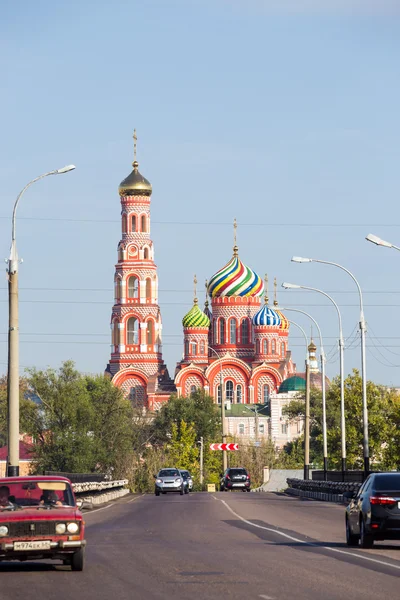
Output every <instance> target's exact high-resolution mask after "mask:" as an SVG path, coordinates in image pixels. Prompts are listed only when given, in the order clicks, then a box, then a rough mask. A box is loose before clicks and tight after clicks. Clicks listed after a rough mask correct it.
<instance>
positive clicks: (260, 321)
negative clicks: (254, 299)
mask: <svg viewBox="0 0 400 600" xmlns="http://www.w3.org/2000/svg"><path fill="white" fill-rule="evenodd" d="M253 324H254V325H264V326H268V327H279V326H280V324H281V318H280V316H279V314H278V312H277V311H275V310H273V309H272V308H270V307H269V306H268V305H267V304H264V306H263V307H262V308H260V310H259V311H258V313H256V314H255V315H254V317H253Z"/></svg>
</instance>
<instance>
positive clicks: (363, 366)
mask: <svg viewBox="0 0 400 600" xmlns="http://www.w3.org/2000/svg"><path fill="white" fill-rule="evenodd" d="M292 262H297V263H306V262H307V263H308V262H317V263H322V264H325V265H331V266H333V267H337V268H338V269H341V270H342V271H345V272H346V273H347V274H348V275H349V276H350V277H351V278H352V280H353V281H354V283H355V284H356V286H357V290H358V295H359V299H360V321H359V327H360V335H361V377H362V404H363V452H364V475H365V476H367V475H368V474H369V435H368V404H367V367H366V352H365V334H366V331H367V327H366V323H365V317H364V303H363V297H362V291H361V287H360V284H359V283H358V281H357V279H356V278H355V277H354V275H353V273H351V271H349V270H348V269H346V268H345V267H343V266H342V265H339V264H338V263H335V262H331V261H328V260H319V259H317V258H303V257H300V256H293V257H292Z"/></svg>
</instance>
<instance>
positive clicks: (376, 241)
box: [365, 233, 400, 250]
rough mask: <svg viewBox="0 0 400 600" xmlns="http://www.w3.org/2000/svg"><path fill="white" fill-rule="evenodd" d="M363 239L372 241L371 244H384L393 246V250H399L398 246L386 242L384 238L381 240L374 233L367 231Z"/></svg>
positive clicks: (386, 246) (387, 246) (389, 246)
mask: <svg viewBox="0 0 400 600" xmlns="http://www.w3.org/2000/svg"><path fill="white" fill-rule="evenodd" d="M365 239H366V240H367V241H368V242H372V243H373V244H376V245H377V246H385V248H394V250H400V247H399V246H395V245H394V244H392V243H391V242H386V241H385V240H381V238H379V237H378V236H377V235H374V234H373V233H369V234H368V235H367V236H366V237H365Z"/></svg>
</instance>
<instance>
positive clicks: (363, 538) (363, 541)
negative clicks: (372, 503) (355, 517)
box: [360, 520, 374, 548]
mask: <svg viewBox="0 0 400 600" xmlns="http://www.w3.org/2000/svg"><path fill="white" fill-rule="evenodd" d="M373 545H374V538H373V537H372V535H371V534H370V533H367V532H366V531H365V523H364V520H362V521H361V523H360V546H361V548H372V546H373Z"/></svg>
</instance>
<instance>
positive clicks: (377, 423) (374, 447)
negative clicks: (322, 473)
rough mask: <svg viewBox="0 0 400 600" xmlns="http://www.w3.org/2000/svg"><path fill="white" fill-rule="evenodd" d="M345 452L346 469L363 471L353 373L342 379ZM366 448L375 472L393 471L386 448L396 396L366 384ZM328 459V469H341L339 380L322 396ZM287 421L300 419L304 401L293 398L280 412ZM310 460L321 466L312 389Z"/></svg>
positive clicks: (318, 415) (358, 391)
mask: <svg viewBox="0 0 400 600" xmlns="http://www.w3.org/2000/svg"><path fill="white" fill-rule="evenodd" d="M344 383H345V396H344V401H345V417H346V451H347V466H348V468H349V469H362V468H363V429H362V379H361V377H360V374H359V372H358V371H357V370H353V373H352V374H351V375H349V376H348V377H347V378H346V379H345V382H344ZM367 403H368V417H369V446H370V459H371V465H373V466H374V468H375V469H382V470H383V469H389V468H393V466H394V465H395V462H396V459H395V456H394V455H393V453H392V454H391V453H390V452H389V451H388V445H389V446H391V445H392V444H393V440H394V439H396V422H395V417H394V415H395V411H396V407H398V406H399V398H398V395H397V394H396V393H395V392H394V391H392V390H388V389H387V388H385V387H384V386H380V385H376V384H375V383H373V382H371V381H368V382H367ZM326 410H327V441H328V460H329V466H330V467H331V468H332V467H334V468H337V469H340V468H341V425H340V378H339V377H336V378H335V379H334V380H333V381H332V384H331V386H330V388H329V390H328V391H327V394H326ZM283 412H284V413H285V414H286V415H287V416H288V417H289V418H290V419H297V418H299V417H304V400H302V399H300V398H296V399H294V400H293V401H292V402H290V404H289V405H288V406H287V407H286V408H285V409H284V411H283ZM310 415H311V418H310V433H311V436H310V437H311V441H310V461H311V462H312V463H314V464H315V465H316V466H319V467H321V466H322V463H323V457H322V454H323V452H322V397H321V393H320V392H319V391H318V390H312V392H311V398H310Z"/></svg>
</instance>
